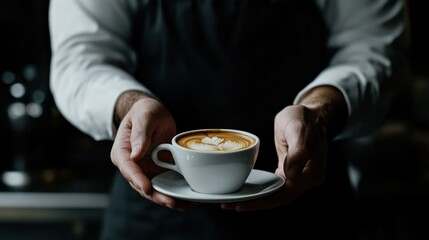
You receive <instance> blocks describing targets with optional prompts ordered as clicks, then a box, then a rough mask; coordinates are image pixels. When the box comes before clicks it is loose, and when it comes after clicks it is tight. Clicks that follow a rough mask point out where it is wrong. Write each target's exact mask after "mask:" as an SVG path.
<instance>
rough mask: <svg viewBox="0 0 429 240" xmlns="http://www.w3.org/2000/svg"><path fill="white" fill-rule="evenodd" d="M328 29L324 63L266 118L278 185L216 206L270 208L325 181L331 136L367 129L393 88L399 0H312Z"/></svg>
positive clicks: (400, 32) (397, 79)
mask: <svg viewBox="0 0 429 240" xmlns="http://www.w3.org/2000/svg"><path fill="white" fill-rule="evenodd" d="M317 2H318V3H319V6H320V7H321V9H322V11H323V12H324V13H325V16H326V21H327V23H328V25H329V27H330V31H331V36H330V38H329V47H330V48H333V49H334V50H335V52H334V55H333V57H332V61H331V64H330V66H329V67H328V68H327V69H326V70H324V71H322V72H321V73H320V75H319V76H318V77H317V78H316V79H315V80H314V81H313V82H312V83H310V84H309V85H308V86H307V87H306V88H305V89H303V90H302V91H301V92H300V93H299V94H298V96H297V97H296V99H295V102H294V105H290V106H286V107H285V108H284V109H282V110H281V111H280V112H279V113H278V114H277V115H276V118H275V121H274V140H275V146H276V151H277V156H278V166H277V169H276V174H277V175H279V176H281V177H283V178H285V180H286V182H285V185H284V186H283V187H282V188H281V189H280V190H279V191H277V192H276V193H274V194H272V195H270V196H267V197H265V198H260V199H256V200H250V201H247V202H242V203H229V204H222V207H223V208H224V209H231V210H235V211H250V210H261V209H267V208H274V207H278V206H281V205H285V204H288V203H290V202H291V201H293V200H294V199H296V197H298V196H299V195H301V194H302V193H303V192H305V191H307V190H309V189H312V188H314V187H317V186H319V185H320V184H322V183H323V182H324V180H325V174H326V164H327V156H328V145H329V142H330V141H331V140H335V139H339V138H346V137H357V136H360V135H366V134H368V133H371V132H372V131H373V130H374V129H375V128H376V127H377V125H378V124H379V122H380V121H381V119H382V117H383V113H384V111H385V110H386V107H387V106H388V103H389V100H390V98H391V97H392V95H393V94H394V93H395V91H396V89H398V87H399V86H400V83H401V79H402V77H403V76H402V75H401V70H402V69H403V66H402V65H401V63H402V61H401V59H402V55H401V54H402V50H403V49H402V47H403V46H402V45H401V44H402V43H401V40H402V38H403V36H404V30H405V29H404V28H405V26H404V25H405V21H404V18H403V17H404V15H403V6H402V2H401V0H397V1H396V0H392V1H390V0H362V1H360V0H359V1H356V0H336V1H334V0H332V1H329V0H325V1H322V0H320V1H317Z"/></svg>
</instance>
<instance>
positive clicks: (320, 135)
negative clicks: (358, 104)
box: [221, 87, 347, 211]
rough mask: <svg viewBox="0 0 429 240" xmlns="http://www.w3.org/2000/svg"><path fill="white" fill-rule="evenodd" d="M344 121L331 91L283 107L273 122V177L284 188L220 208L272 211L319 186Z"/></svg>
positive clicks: (343, 106)
mask: <svg viewBox="0 0 429 240" xmlns="http://www.w3.org/2000/svg"><path fill="white" fill-rule="evenodd" d="M346 119H347V106H346V104H345V101H344V98H343V96H342V95H341V93H340V92H339V91H338V90H336V89H334V88H331V87H321V88H319V89H315V90H313V91H311V92H310V93H308V94H307V96H306V97H305V98H304V99H302V101H301V102H300V104H299V105H291V106H287V107H285V108H284V109H283V110H281V111H280V112H279V113H278V114H277V115H276V118H275V121H274V140H275V146H276V152H277V156H278V165H277V168H276V170H275V173H276V174H277V175H278V176H281V177H283V178H284V179H285V181H286V182H285V184H284V185H283V186H282V187H281V188H280V189H279V190H278V191H277V192H275V193H273V194H271V195H268V196H266V197H263V198H259V199H254V200H249V201H244V202H238V203H227V204H222V205H221V207H222V208H224V209H229V210H235V211H251V210H263V209H269V208H275V207H278V206H281V205H286V204H288V203H290V202H291V201H293V200H294V199H296V198H297V197H298V196H299V195H301V194H302V193H304V192H305V191H307V190H309V189H312V188H314V187H317V186H319V185H321V184H322V183H323V182H324V180H325V173H326V164H327V156H328V144H329V141H330V140H331V138H332V137H331V136H332V135H335V134H336V133H337V132H338V131H339V129H341V128H342V127H343V126H344V124H345V121H346ZM329 131H331V132H329ZM329 133H330V134H329Z"/></svg>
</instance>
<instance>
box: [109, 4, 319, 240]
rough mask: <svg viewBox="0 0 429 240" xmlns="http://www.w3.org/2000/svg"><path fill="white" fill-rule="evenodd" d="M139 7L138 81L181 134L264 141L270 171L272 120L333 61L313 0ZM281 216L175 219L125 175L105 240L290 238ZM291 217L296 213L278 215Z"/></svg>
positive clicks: (219, 214) (211, 212) (195, 213)
mask: <svg viewBox="0 0 429 240" xmlns="http://www.w3.org/2000/svg"><path fill="white" fill-rule="evenodd" d="M140 5H141V6H140V12H139V13H138V14H137V15H136V17H135V25H134V28H135V29H134V30H135V31H134V33H135V36H133V39H134V42H133V44H134V46H135V48H136V50H137V53H138V68H137V72H136V73H135V74H136V77H137V79H139V80H140V81H142V82H143V83H144V84H145V85H146V86H147V87H148V88H149V89H151V90H152V91H153V92H154V93H155V94H156V95H157V96H158V97H159V98H160V99H161V100H162V101H163V102H164V104H165V105H166V106H167V107H168V108H169V109H170V110H171V112H172V114H173V116H174V117H175V119H176V122H177V127H178V132H181V131H184V130H188V129H196V128H212V127H213V128H237V129H242V130H247V131H251V132H253V133H255V134H256V135H258V136H259V137H260V138H261V149H260V155H259V157H258V162H257V164H256V166H255V167H256V168H258V169H265V170H268V171H271V172H273V171H274V169H275V167H276V166H277V157H276V154H275V148H274V136H273V129H274V128H273V127H274V117H275V115H276V113H278V112H279V111H280V110H281V109H282V108H284V107H285V106H287V105H290V104H292V102H293V99H294V97H295V96H296V95H297V93H298V92H299V91H300V90H301V89H302V88H303V87H304V86H305V85H307V84H308V83H309V82H310V81H312V80H313V79H314V78H315V76H316V75H317V74H318V73H319V72H320V70H321V69H323V67H325V66H326V59H327V58H328V53H327V51H326V49H325V46H326V36H327V32H326V28H325V26H324V22H323V19H322V17H321V16H320V13H319V12H318V9H317V8H316V6H315V4H314V3H313V1H309V0H271V1H269V0H265V1H263V0H259V1H257V0H176V1H173V0H164V1H161V0H147V1H143V0H142V1H140ZM281 210H282V208H280V209H276V210H273V211H264V212H257V213H245V214H237V213H232V212H228V211H223V210H219V206H218V205H215V206H211V205H202V206H198V207H195V208H194V209H193V210H192V211H191V212H189V213H187V214H183V213H178V212H176V211H173V210H169V209H167V208H163V207H159V206H156V205H154V204H151V203H149V202H148V201H146V200H144V199H143V198H142V197H141V196H139V195H138V194H137V193H136V192H134V191H133V190H132V189H131V188H130V187H129V185H128V184H127V183H126V182H125V181H124V180H123V179H122V177H121V176H119V175H118V176H117V178H116V180H115V184H114V186H113V189H112V206H111V208H110V209H109V210H108V212H107V215H106V222H105V223H106V225H105V228H104V230H103V236H104V237H105V238H104V239H124V240H129V239H248V237H252V236H254V234H257V231H261V232H262V233H264V234H267V233H271V234H273V235H278V234H279V233H280V234H281V233H282V232H283V231H286V232H287V231H288V230H284V229H282V227H283V228H284V227H285V226H284V224H279V223H278V222H277V223H276V222H275V220H274V219H275V218H274V217H276V216H275V214H278V213H279V211H281ZM297 211H298V210H297ZM297 211H296V212H297ZM289 213H291V209H289V210H287V211H286V213H284V212H283V213H282V214H279V215H278V216H281V218H285V217H286V218H287V216H288V214H289ZM314 220H315V219H313V220H312V221H314ZM285 224H286V222H285ZM279 227H280V229H279ZM278 231H280V232H278ZM109 237H110V238H109Z"/></svg>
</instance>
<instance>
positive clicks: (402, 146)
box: [0, 0, 429, 240]
mask: <svg viewBox="0 0 429 240" xmlns="http://www.w3.org/2000/svg"><path fill="white" fill-rule="evenodd" d="M48 5H49V1H48V0H38V1H28V0H1V1H0V136H1V138H2V144H0V151H1V153H2V154H1V157H0V159H1V160H0V176H4V175H5V174H4V173H10V172H15V173H16V172H18V173H21V174H25V175H24V176H27V179H29V181H28V182H25V184H21V185H19V186H16V185H10V184H7V182H5V181H4V179H3V178H2V179H0V180H2V181H0V193H26V192H43V193H58V192H68V193H102V194H107V192H108V188H109V185H110V181H111V176H112V173H113V170H114V167H113V166H112V164H111V162H110V158H109V150H110V146H111V144H112V143H111V142H108V141H107V142H95V141H94V140H92V139H91V138H89V137H88V136H86V135H84V134H83V133H81V132H79V131H78V130H77V129H76V128H74V127H73V126H71V125H70V124H69V123H68V122H67V121H66V120H65V119H64V118H63V117H62V116H61V114H60V113H59V112H58V109H57V108H56V107H55V104H54V102H53V100H52V96H51V94H50V92H49V86H48V81H49V61H50V43H49V31H48ZM427 5H428V4H427V1H421V0H419V1H418V0H410V1H408V7H409V20H410V49H409V53H408V54H409V55H408V57H409V62H410V75H409V82H408V84H407V85H406V86H405V87H404V88H403V89H402V90H401V91H400V92H399V93H398V95H397V96H396V98H395V100H394V104H393V107H392V109H391V111H390V113H389V116H388V118H387V119H386V122H385V124H384V125H383V127H382V128H381V129H380V131H379V133H378V134H376V135H375V136H374V138H372V139H370V140H365V141H362V142H357V143H353V144H351V145H350V152H351V153H352V154H351V155H352V157H351V161H352V162H353V161H355V162H358V164H357V165H360V167H363V169H364V170H365V171H364V172H363V175H362V180H361V181H360V182H359V187H358V191H357V196H358V197H359V199H360V201H361V203H362V204H361V206H362V224H361V225H359V226H357V228H358V229H357V230H358V232H359V233H360V236H361V239H389V240H390V239H417V237H416V236H418V235H420V234H427V233H429V230H426V229H425V228H426V226H427V224H428V223H429V221H428V220H425V219H426V218H427V215H426V214H427V213H428V212H429V207H428V206H426V203H427V202H428V200H429V198H428V193H429V188H428V183H429V150H428V149H429V58H428V56H429V35H428V34H427V26H428V25H429V16H428V14H427V13H426V11H427V9H428V8H427ZM20 87H21V88H22V87H23V89H25V93H24V94H22V95H19V96H17V95H15V96H14V93H13V92H14V90H13V89H15V88H18V89H19V88H20ZM33 108H34V109H36V111H35V113H34V112H33V111H30V110H31V109H33ZM23 109H24V110H23ZM25 109H27V110H25ZM28 109H29V110H28ZM53 197H54V195H53ZM0 203H1V195H0ZM6 210H10V209H6V208H2V206H1V204H0V239H6V240H7V239H21V240H23V239H32V240H35V239H46V236H51V237H52V239H95V237H96V235H97V231H98V228H99V220H100V219H101V213H100V214H99V215H95V216H96V217H95V221H94V217H91V218H87V215H85V214H82V215H79V216H80V217H79V216H78V217H74V218H71V220H70V221H64V218H61V219H63V221H55V220H52V221H43V219H42V221H40V219H37V220H34V219H33V220H31V218H23V219H24V220H20V219H18V218H13V217H11V218H10V219H8V217H7V216H8V215H6V214H3V215H2V213H4V212H7V211H6ZM18 210H20V209H18ZM21 210H22V209H21ZM24 210H26V209H24ZM29 210H30V209H29ZM56 210H58V211H61V209H56ZM76 211H77V210H76ZM24 212H25V211H24ZM29 212H30V211H29ZM12 216H13V213H12ZM41 216H44V215H43V214H42V215H41ZM92 216H94V215H92ZM416 217H419V218H422V220H421V221H417V220H416ZM28 219H30V220H28ZM88 219H89V220H88ZM23 230H24V231H23Z"/></svg>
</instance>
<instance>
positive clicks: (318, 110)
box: [298, 86, 348, 140]
mask: <svg viewBox="0 0 429 240" xmlns="http://www.w3.org/2000/svg"><path fill="white" fill-rule="evenodd" d="M298 104H299V105H302V106H304V107H306V108H308V109H310V110H311V111H312V112H313V113H314V114H315V117H316V119H317V121H319V122H320V123H321V124H322V125H323V126H324V128H325V130H326V134H327V137H328V139H329V140H332V139H333V138H334V137H335V136H336V135H338V134H339V133H340V132H341V131H342V130H343V129H344V127H345V125H346V123H347V119H348V108H347V104H346V101H345V98H344V96H343V94H342V93H341V91H340V90H338V89H337V88H335V87H332V86H320V87H316V88H313V89H310V90H309V91H308V92H307V93H305V94H304V95H303V96H302V97H301V98H300V99H299V100H298Z"/></svg>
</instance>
